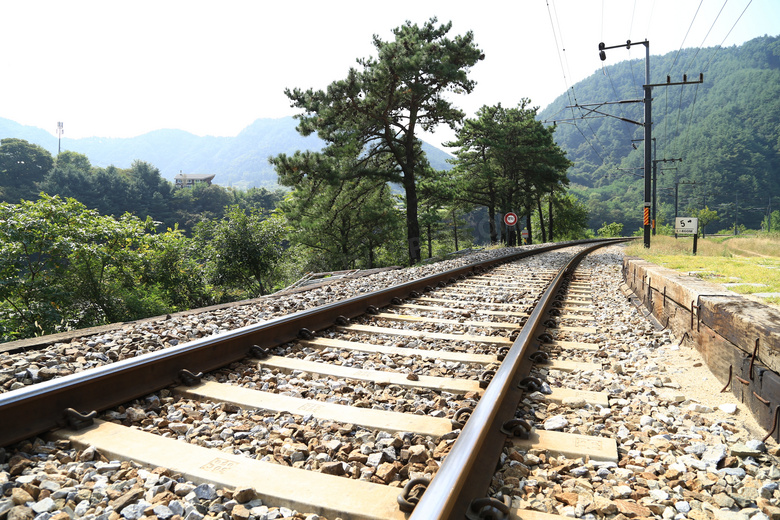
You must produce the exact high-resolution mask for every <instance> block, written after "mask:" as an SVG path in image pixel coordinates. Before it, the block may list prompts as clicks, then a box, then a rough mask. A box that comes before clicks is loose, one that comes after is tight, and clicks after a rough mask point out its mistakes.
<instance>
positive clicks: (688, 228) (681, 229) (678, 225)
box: [674, 217, 699, 235]
mask: <svg viewBox="0 0 780 520" xmlns="http://www.w3.org/2000/svg"><path fill="white" fill-rule="evenodd" d="M674 232H675V233H677V234H678V235H697V234H698V233H699V219H698V218H692V217H677V218H676V219H675V220H674Z"/></svg>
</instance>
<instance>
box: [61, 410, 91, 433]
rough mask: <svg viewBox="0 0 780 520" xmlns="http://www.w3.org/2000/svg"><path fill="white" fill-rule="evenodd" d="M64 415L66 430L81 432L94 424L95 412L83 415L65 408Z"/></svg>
mask: <svg viewBox="0 0 780 520" xmlns="http://www.w3.org/2000/svg"><path fill="white" fill-rule="evenodd" d="M64 415H65V422H66V423H67V425H68V428H70V429H71V430H83V429H84V428H87V427H89V426H92V425H93V424H94V422H95V417H97V412H96V411H95V410H92V411H91V412H89V413H87V414H83V413H81V412H79V411H77V410H74V409H73V408H66V409H65V412H64Z"/></svg>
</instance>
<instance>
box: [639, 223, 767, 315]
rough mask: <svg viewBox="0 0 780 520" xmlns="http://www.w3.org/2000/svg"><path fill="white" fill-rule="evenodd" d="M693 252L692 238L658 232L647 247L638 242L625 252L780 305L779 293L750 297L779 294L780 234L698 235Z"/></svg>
mask: <svg viewBox="0 0 780 520" xmlns="http://www.w3.org/2000/svg"><path fill="white" fill-rule="evenodd" d="M696 249H697V251H696V255H695V256H694V255H693V240H692V239H691V238H690V237H688V238H682V237H681V238H677V239H675V238H674V237H670V236H663V235H657V236H655V237H653V238H652V240H651V242H650V248H649V249H645V248H644V246H643V244H642V242H641V241H635V242H633V243H630V244H629V245H627V246H626V254H628V255H632V256H638V257H641V258H644V259H645V260H648V261H650V262H653V263H655V264H658V265H662V266H664V267H668V268H670V269H675V270H677V271H681V272H688V273H695V275H696V276H698V277H700V278H702V279H704V280H707V281H710V282H713V283H717V284H729V285H727V287H728V289H730V290H732V291H734V292H736V293H739V294H744V295H749V296H752V297H757V298H760V300H761V301H764V302H765V303H768V304H771V305H774V306H780V296H753V295H760V294H766V293H780V234H777V233H772V234H767V233H762V234H757V235H749V236H726V237H723V236H708V237H707V238H704V239H702V238H699V239H698V243H697V248H696ZM730 284H736V285H730Z"/></svg>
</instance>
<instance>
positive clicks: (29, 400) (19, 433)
mask: <svg viewBox="0 0 780 520" xmlns="http://www.w3.org/2000/svg"><path fill="white" fill-rule="evenodd" d="M593 242H599V243H602V244H604V240H603V239H602V240H583V241H572V242H562V243H558V244H552V245H549V246H544V247H540V248H536V249H530V250H523V251H517V252H513V253H510V254H507V255H504V256H500V257H496V258H493V259H491V260H488V261H485V262H477V263H473V264H469V265H466V266H463V267H460V268H456V269H452V270H449V271H446V272H443V273H439V274H435V275H430V276H427V277H424V278H421V279H419V280H414V281H410V282H406V283H403V284H400V285H397V286H394V287H390V288H387V289H382V290H379V291H375V292H372V293H368V294H365V295H362V296H356V297H353V298H349V299H347V300H344V301H341V302H335V303H331V304H327V305H324V306H321V307H317V308H314V309H309V310H305V311H300V312H296V313H294V314H290V315H287V316H282V317H279V318H275V319H272V320H269V321H267V322H263V323H258V324H254V325H249V326H246V327H243V328H239V329H235V330H232V331H228V332H224V333H221V334H217V335H214V336H210V337H207V338H202V339H198V340H195V341H192V342H188V343H184V344H182V345H178V346H176V347H171V348H167V349H164V350H160V351H156V352H152V353H149V354H144V355H141V356H138V357H135V358H132V359H126V360H122V361H119V362H116V363H112V364H110V365H105V366H102V367H98V368H95V369H90V370H86V371H84V372H79V373H76V374H71V375H68V376H65V377H61V378H57V379H53V380H50V381H47V382H44V383H40V384H36V385H31V386H28V387H25V388H20V389H18V390H13V391H10V392H7V393H4V394H0V424H2V425H3V427H2V428H0V446H7V445H9V444H12V443H14V442H18V441H21V440H23V439H27V438H29V437H32V436H34V435H37V434H40V433H43V432H46V431H48V430H51V429H53V428H56V427H61V426H64V425H67V424H68V420H69V418H71V419H72V417H73V415H72V412H68V410H76V411H78V412H80V413H85V414H86V413H89V412H92V411H102V410H106V409H108V408H111V407H114V406H118V405H120V404H122V403H126V402H128V401H131V400H132V399H135V398H138V397H142V396H144V395H147V394H149V393H151V392H154V391H157V390H160V389H162V388H165V387H167V386H169V385H171V384H175V383H177V382H178V381H179V380H180V378H181V377H183V376H182V372H183V371H185V370H186V371H189V372H191V373H194V374H197V373H198V372H208V371H212V370H216V369H218V368H222V367H224V366H227V365H229V364H230V363H233V362H235V361H238V360H240V359H244V358H246V357H247V356H249V355H250V352H251V349H252V347H253V346H259V347H261V348H266V347H272V346H276V345H280V344H283V343H286V342H288V341H292V340H294V339H296V338H298V337H299V335H300V334H301V331H302V330H304V329H308V330H310V331H317V330H322V329H325V328H328V327H331V326H332V325H334V323H336V321H337V320H340V319H342V317H343V318H347V319H350V318H354V317H356V316H359V315H362V314H364V313H365V312H366V309H367V308H369V307H370V306H374V307H384V306H386V305H389V304H390V303H392V301H393V299H395V298H407V297H408V296H409V295H410V294H411V293H414V292H423V291H425V290H426V289H429V288H432V287H433V286H436V285H441V284H446V283H447V282H451V281H454V280H456V279H457V278H461V277H465V276H467V275H471V274H475V273H477V272H481V271H482V270H484V269H486V268H488V267H492V266H495V265H499V264H502V263H506V262H511V261H513V260H518V259H521V258H526V257H529V256H534V255H538V254H542V253H547V252H550V251H554V250H556V249H561V248H565V247H571V246H577V245H584V244H589V243H593ZM614 242H615V241H614V240H613V241H611V242H608V243H614Z"/></svg>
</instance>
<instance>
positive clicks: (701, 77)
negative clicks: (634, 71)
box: [643, 73, 704, 87]
mask: <svg viewBox="0 0 780 520" xmlns="http://www.w3.org/2000/svg"><path fill="white" fill-rule="evenodd" d="M698 83H704V74H703V73H702V74H699V79H698V81H688V76H687V74H683V80H682V81H678V82H675V83H672V82H671V78H670V77H669V76H666V83H653V84H651V85H643V86H644V87H671V86H672V85H696V84H698Z"/></svg>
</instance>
